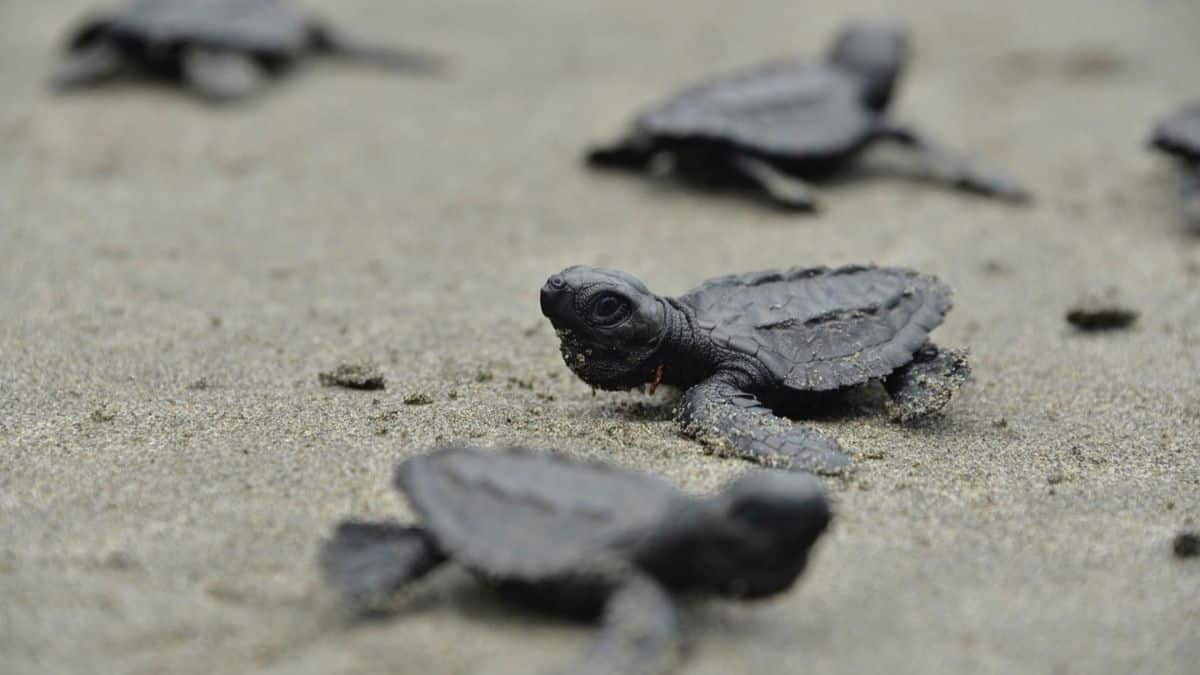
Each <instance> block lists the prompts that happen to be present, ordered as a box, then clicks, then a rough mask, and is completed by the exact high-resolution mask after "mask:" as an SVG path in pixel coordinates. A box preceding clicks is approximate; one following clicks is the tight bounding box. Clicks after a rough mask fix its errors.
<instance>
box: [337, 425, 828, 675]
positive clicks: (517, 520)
mask: <svg viewBox="0 0 1200 675" xmlns="http://www.w3.org/2000/svg"><path fill="white" fill-rule="evenodd" d="M396 487H397V488H399V489H400V491H401V492H403V493H404V494H405V495H406V496H407V497H408V500H409V502H410V503H411V504H412V508H413V511H414V512H415V513H416V515H417V518H418V520H419V521H420V522H419V524H417V525H401V524H398V523H394V522H363V521H357V520H347V521H344V522H342V523H341V524H340V525H339V526H338V527H337V530H336V531H335V532H334V534H333V536H332V537H331V538H329V539H328V540H326V541H325V542H324V543H323V545H322V547H321V552H320V563H321V569H322V571H323V573H324V576H325V578H326V580H327V581H328V582H329V583H330V584H331V585H332V586H333V587H334V588H335V589H337V590H338V591H340V592H341V593H343V594H344V595H345V596H346V597H347V598H349V599H350V600H352V601H355V602H357V603H362V604H363V605H364V606H366V607H371V606H373V605H374V604H375V603H376V602H377V601H378V600H380V599H382V598H384V597H386V596H387V595H389V594H391V593H392V592H394V591H396V590H398V589H400V588H402V587H404V586H405V585H407V584H409V583H411V582H413V581H415V580H416V579H418V578H419V577H421V576H423V575H425V574H426V573H428V572H429V571H431V570H432V569H434V568H435V567H437V566H438V565H440V564H441V563H443V562H445V561H446V560H452V561H455V562H458V563H460V564H462V565H463V566H465V567H466V568H468V569H469V570H471V571H472V572H475V573H476V574H478V575H479V576H480V577H482V578H484V579H486V580H487V581H489V582H492V583H494V584H496V586H497V587H498V588H499V589H500V590H501V591H502V592H504V593H506V594H507V595H511V596H512V597H513V598H514V599H518V600H522V601H526V602H529V603H532V604H534V605H536V606H539V607H542V608H545V609H549V610H555V611H558V612H561V613H564V614H568V615H572V616H576V617H581V618H590V617H596V616H601V615H602V616H603V627H602V629H601V630H600V632H599V634H598V638H597V640H596V641H595V643H594V644H593V646H592V648H591V649H590V650H589V651H588V652H587V654H586V656H585V657H584V658H583V659H582V660H581V662H580V663H578V664H575V665H574V666H573V667H571V668H567V669H564V670H563V672H564V673H572V674H573V675H576V674H577V675H588V674H595V675H600V674H601V673H604V674H608V675H615V674H618V673H620V674H623V675H631V674H641V675H649V674H651V673H664V672H667V671H668V670H670V669H671V667H672V665H673V664H674V662H675V660H676V656H677V654H678V641H679V640H678V634H677V631H678V627H677V619H676V612H675V608H674V602H673V599H672V596H674V595H677V594H684V593H698V594H708V595H719V596H729V597H738V598H761V597H765V596H769V595H773V594H776V593H780V592H782V591H785V590H787V589H788V588H789V587H791V586H792V584H793V583H794V582H795V580H796V578H797V577H798V576H799V575H800V573H801V572H802V571H803V570H804V567H805V563H806V562H807V560H808V555H809V550H810V548H811V547H812V545H813V543H814V542H815V541H816V540H817V538H818V537H819V536H820V535H821V533H822V532H823V531H824V530H825V528H826V526H827V525H828V523H829V521H830V517H831V514H830V509H829V505H828V503H827V502H826V499H825V497H824V495H823V493H822V490H821V488H820V485H819V484H818V483H817V481H816V479H814V478H812V477H811V476H803V475H797V474H786V473H781V472H756V473H752V474H750V475H747V476H744V477H742V478H739V479H737V480H735V481H733V482H732V483H731V484H730V485H729V486H728V487H727V488H726V489H725V491H724V492H722V493H720V494H718V495H715V496H712V497H707V498H699V497H692V496H688V495H685V494H683V493H681V492H679V491H677V490H676V489H675V488H673V487H672V486H670V485H668V484H667V483H665V482H663V481H661V480H659V479H657V478H654V477H651V476H648V475H644V474H640V473H633V472H629V471H625V470H621V469H618V468H615V467H611V466H606V465H603V464H595V463H581V462H576V461H569V460H566V459H562V458H558V457H554V456H551V455H546V454H539V453H534V452H531V451H527V450H521V449H512V450H507V451H501V452H484V451H480V450H475V449H470V448H463V447H451V448H445V449H442V450H439V451H437V452H434V453H432V454H429V455H425V456H421V457H417V458H415V459H411V460H408V461H406V462H404V463H403V464H401V465H400V468H399V470H398V471H397V473H396Z"/></svg>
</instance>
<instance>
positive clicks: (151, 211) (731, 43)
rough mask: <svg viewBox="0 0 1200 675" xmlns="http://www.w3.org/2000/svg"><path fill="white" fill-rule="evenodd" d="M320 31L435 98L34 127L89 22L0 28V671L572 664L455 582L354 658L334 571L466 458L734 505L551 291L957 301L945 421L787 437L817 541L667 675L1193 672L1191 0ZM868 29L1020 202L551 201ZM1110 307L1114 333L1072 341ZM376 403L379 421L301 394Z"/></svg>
mask: <svg viewBox="0 0 1200 675" xmlns="http://www.w3.org/2000/svg"><path fill="white" fill-rule="evenodd" d="M307 4H308V5H309V6H311V7H314V8H316V9H321V10H323V11H324V12H325V13H327V14H328V15H330V16H332V17H334V18H336V19H337V20H338V21H339V23H340V24H342V25H344V26H346V27H356V26H357V27H364V28H369V29H370V31H369V34H370V35H372V36H376V37H382V38H386V39H389V40H394V41H397V42H400V43H402V44H405V45H410V46H414V47H422V48H429V49H432V50H434V51H436V52H438V53H440V54H442V55H444V56H446V57H447V58H448V59H449V62H450V65H449V68H448V69H447V70H446V72H445V73H444V74H443V75H442V76H439V77H425V76H399V77H397V76H392V75H388V74H384V73H380V72H378V71H373V70H371V69H369V68H356V67H352V66H349V65H345V64H338V63H329V62H321V63H317V64H314V65H313V66H312V67H308V68H304V69H302V70H301V71H299V72H296V73H294V74H293V76H292V77H289V78H288V79H286V80H285V81H283V82H282V83H281V84H280V86H278V87H277V88H275V89H273V90H272V91H271V92H270V93H268V94H267V95H266V96H264V97H262V98H261V99H259V100H257V101H254V102H253V103H251V104H250V105H247V106H243V107H229V108H213V107H209V106H206V105H204V104H202V103H200V102H198V101H197V100H195V99H193V98H191V97H189V96H187V95H185V94H181V93H180V92H178V91H177V90H174V89H171V88H168V87H163V86H143V85H133V84H131V85H127V86H117V87H113V88H109V89H104V90H97V91H95V92H91V93H87V94H78V95H72V96H54V95H51V94H50V93H49V92H48V90H47V87H46V77H47V74H48V72H49V70H50V67H51V65H52V63H53V57H54V51H55V49H56V48H57V46H58V45H59V41H60V38H61V37H62V36H63V34H64V31H65V30H66V28H67V27H69V26H70V25H71V24H72V22H73V21H74V20H75V19H76V18H78V17H79V16H81V15H82V14H83V13H84V12H85V11H86V10H87V9H88V8H90V7H91V6H92V5H91V3H89V2H84V1H78V0H62V1H56V2H38V3H34V2H19V1H17V0H7V1H4V2H0V92H2V94H0V671H2V672H4V673H6V674H9V675H24V674H27V673H28V674H32V673H53V674H67V673H97V672H103V673H130V674H132V673H146V674H149V673H197V674H199V673H313V674H317V673H401V674H408V673H413V674H424V675H435V674H436V675H440V674H442V673H488V674H489V675H490V674H496V673H504V674H512V675H516V674H525V673H530V672H538V671H539V670H540V669H543V668H547V667H549V666H552V665H555V664H559V663H561V662H563V661H564V660H566V659H568V658H569V657H570V656H571V655H572V654H573V653H574V652H575V651H576V650H578V649H580V648H581V647H583V646H584V645H585V644H586V641H587V638H588V637H589V634H590V632H589V629H587V628H585V627H581V626H577V625H573V624H570V623H564V622H561V621H558V620H555V619H553V618H546V617H543V616H540V615H537V614H531V613H528V612H525V611H523V610H514V609H513V608H512V607H511V606H509V605H507V604H504V603H502V602H500V601H498V600H496V599H495V598H494V597H492V596H490V595H488V594H486V593H481V592H479V589H478V587H477V586H476V585H475V584H474V583H473V582H472V580H471V579H470V578H468V577H467V576H466V575H465V574H462V573H461V572H456V571H453V570H451V571H447V572H446V573H439V574H438V575H436V577H435V578H434V579H431V582H430V584H429V585H428V586H427V587H426V588H425V589H424V590H422V591H420V592H418V593H417V594H416V596H415V597H413V598H412V599H411V601H410V602H408V603H406V605H405V610H404V611H403V612H401V613H400V614H399V615H397V616H394V617H391V618H389V619H387V620H384V621H375V622H369V623H359V622H354V621H351V620H350V619H349V617H348V616H347V615H346V613H345V612H344V611H343V609H342V608H341V607H340V606H339V604H338V602H337V598H336V597H334V596H333V595H332V593H330V592H329V591H328V590H326V589H325V588H324V587H323V586H322V584H321V582H320V579H319V578H318V576H317V571H316V566H315V561H314V556H315V551H316V546H317V543H318V541H319V539H320V537H321V536H323V535H324V534H326V533H327V532H328V531H329V528H330V527H331V525H332V524H333V523H334V522H336V521H337V520H338V519H339V518H341V517H344V516H347V515H356V516H362V517H397V518H402V519H404V518H408V517H409V516H410V514H409V513H408V512H407V507H406V506H405V504H404V503H403V502H402V500H401V499H400V498H399V496H398V495H397V494H395V493H394V492H393V491H392V489H391V488H390V486H389V481H390V477H391V471H392V467H393V466H394V465H395V464H396V462H397V461H399V460H401V459H403V458H405V457H408V456H411V455H412V454H413V453H416V452H420V451H421V450H423V449H426V448H429V447H431V446H432V445H435V444H437V443H442V442H448V441H452V440H466V441H469V442H471V443H475V444H480V445H484V446H488V447H493V446H502V445H506V444H527V445H532V446H535V447H539V448H545V449H551V450H555V451H559V452H563V453H567V454H570V455H574V456H581V457H591V458H602V459H606V460H609V461H612V462H615V463H618V464H621V465H624V466H629V467H636V468H639V469H643V470H647V471H653V472H656V473H659V474H662V475H664V476H665V477H667V478H668V479H669V480H671V481H673V482H674V483H676V484H677V485H679V486H681V487H682V488H683V489H685V490H688V491H693V492H703V491H707V490H712V489H715V488H717V487H719V486H720V485H721V484H722V483H724V482H725V481H726V480H728V479H730V478H732V477H734V476H736V475H738V474H739V473H740V472H742V471H744V470H746V469H747V468H749V466H750V465H748V464H746V463H744V462H740V461H737V460H731V459H725V458H720V457H714V456H711V455H709V454H707V453H706V452H705V451H704V449H703V448H702V447H701V446H700V445H698V444H696V443H695V442H693V441H691V440H689V439H687V438H684V437H682V436H681V435H680V434H679V432H678V428H677V425H675V423H674V422H673V421H672V419H671V411H672V409H673V406H674V404H675V401H676V399H677V397H678V395H679V392H677V391H671V390H660V391H659V392H658V393H657V394H656V395H655V396H654V397H650V398H647V397H646V396H644V395H635V394H627V393H603V392H602V393H599V394H598V395H593V393H592V392H591V390H590V389H589V388H588V387H587V386H586V385H585V384H583V383H582V382H580V381H579V380H577V379H576V378H575V377H574V376H573V375H571V373H570V372H569V371H568V370H567V369H566V368H565V367H564V366H563V363H562V360H561V358H560V356H559V353H558V345H557V340H556V339H555V336H554V333H553V331H552V330H551V327H550V325H549V323H548V322H547V321H546V320H545V319H544V318H543V317H542V316H541V313H540V311H539V308H538V303H537V293H538V289H539V287H540V286H541V284H542V283H543V282H544V280H545V279H546V277H547V276H548V275H549V274H551V273H553V272H556V271H558V270H559V269H561V268H563V267H564V266H567V265H570V264H577V263H579V264H591V265H604V266H614V267H620V268H623V269H626V270H628V271H630V272H632V273H634V274H636V275H638V276H639V277H641V278H642V279H644V280H645V281H646V283H647V285H649V286H650V288H651V289H653V290H655V291H656V292H659V293H663V294H679V293H683V292H684V291H686V290H688V289H689V288H691V287H692V286H694V285H696V284H698V283H699V282H700V281H702V280H703V279H705V278H708V277H711V276H716V275H720V274H726V273H733V272H744V271H751V270H757V269H766V268H774V267H788V266H793V265H818V264H830V265H833V264H843V263H859V262H861V263H865V262H875V263H880V264H889V265H903V266H909V267H913V268H917V269H920V270H922V271H924V272H928V273H932V274H936V275H938V276H939V277H940V278H941V279H943V280H945V281H946V282H948V283H949V284H950V285H952V286H953V287H954V288H955V291H956V295H955V309H954V311H953V312H952V313H951V314H950V316H949V318H948V320H947V322H946V324H945V325H944V326H943V327H941V328H940V329H938V331H937V332H936V333H935V338H936V339H937V340H938V342H939V343H941V344H946V345H953V346H960V347H966V348H969V349H970V353H971V359H972V363H973V366H974V372H975V379H974V381H973V382H971V383H970V384H969V385H968V386H967V387H966V388H965V389H964V390H963V391H962V392H961V395H960V396H959V397H958V398H957V399H956V400H955V401H954V402H953V404H952V405H951V407H950V408H949V409H948V410H947V413H946V415H944V416H943V417H941V418H939V419H937V420H935V421H932V422H929V423H926V424H924V425H921V426H919V427H917V428H905V427H901V426H897V425H895V424H892V423H891V422H889V421H888V420H887V418H886V416H884V415H883V413H882V410H881V400H882V397H881V394H880V392H879V390H877V389H867V390H866V391H865V392H860V393H859V394H858V395H855V396H851V397H849V398H848V399H847V400H846V401H845V402H844V405H841V406H834V407H831V408H830V409H829V410H821V411H819V412H817V413H814V418H813V419H812V420H811V424H812V425H814V426H816V427H818V428H819V429H821V430H822V431H824V432H826V433H828V434H830V435H832V436H833V437H835V438H837V439H838V440H839V441H840V442H841V443H842V445H843V446H844V447H845V448H846V449H847V450H848V451H850V452H851V453H852V454H853V456H854V460H855V463H856V465H857V467H858V470H857V472H856V473H855V475H854V476H853V477H851V478H849V479H827V480H826V485H827V487H828V489H829V492H830V494H831V496H832V497H833V499H834V500H835V502H836V506H837V519H836V523H835V527H834V529H833V531H832V532H831V533H830V534H829V535H828V536H827V537H826V538H825V539H824V540H823V541H822V542H821V544H820V545H819V549H818V551H817V554H816V556H815V558H814V561H813V564H812V566H811V568H810V570H809V572H808V573H807V574H806V575H805V577H804V578H803V579H802V581H801V583H800V584H799V585H798V586H797V588H796V589H795V590H794V591H792V592H790V593H788V594H786V595H783V596H781V597H779V598H777V599H774V600H771V601H769V602H765V603H759V604H735V603H725V602H711V603H703V604H693V605H690V606H689V608H688V611H687V613H686V620H687V624H688V632H689V635H690V637H691V641H690V645H689V652H688V660H687V662H686V664H685V667H684V669H683V671H682V672H685V673H689V674H695V675H702V674H708V675H718V674H728V673H781V674H782V673H799V672H803V673H812V674H816V673H844V674H847V675H849V674H860V673H880V672H888V673H914V674H916V673H940V672H946V673H998V674H999V673H1046V674H1053V675H1066V674H1071V673H1079V674H1082V673H1112V674H1114V675H1116V674H1121V675H1127V674H1130V673H1154V674H1156V675H1168V674H1173V673H1178V674H1184V673H1195V672H1196V668H1197V663H1200V562H1197V561H1196V559H1192V560H1179V559H1176V558H1175V557H1174V556H1173V555H1172V553H1171V541H1172V538H1173V537H1174V536H1175V534H1176V533H1177V532H1179V531H1182V530H1185V529H1191V530H1197V529H1200V235H1197V234H1195V233H1189V232H1188V230H1187V228H1186V226H1185V224H1184V223H1183V222H1182V218H1181V216H1180V215H1179V210H1178V204H1177V202H1176V200H1175V199H1174V197H1175V195H1174V192H1173V190H1172V187H1173V178H1174V175H1173V172H1172V167H1171V165H1170V163H1169V162H1167V161H1165V160H1164V159H1163V158H1161V157H1159V156H1156V155H1154V154H1152V153H1150V152H1149V151H1148V150H1147V149H1146V147H1145V144H1146V138H1147V136H1148V134H1149V129H1150V126H1151V124H1152V123H1153V122H1154V121H1155V120H1156V119H1157V118H1158V117H1160V116H1162V115H1164V114H1165V113H1166V112H1168V111H1169V110H1171V109H1172V108H1173V107H1175V106H1176V105H1178V104H1179V103H1182V102H1183V101H1184V100H1187V99H1191V98H1196V97H1197V96H1200V83H1198V82H1197V79H1196V64H1197V63H1200V40H1197V35H1198V32H1197V31H1198V30H1200V7H1198V6H1197V5H1196V4H1195V3H1194V2H1191V1H1189V0H1164V1H1162V2H1153V3H1127V2H1116V1H1115V0H1099V1H1093V0H1064V1H1062V2H1056V3H1043V2H1036V1H1033V0H1019V1H1013V2H1006V3H990V4H988V5H987V6H984V5H976V6H974V7H972V8H969V9H968V8H965V7H963V6H962V5H963V3H959V2H954V1H953V0H921V1H918V0H908V1H906V2H897V3H881V2H867V1H855V2H848V3H847V2H832V1H830V0H819V1H817V2H806V3H786V4H785V3H773V2H757V1H756V2H749V3H734V4H731V3H727V2H717V1H715V0H696V1H694V2H689V3H678V5H676V6H671V5H668V4H665V3H664V4H654V3H640V2H626V1H622V2H608V3H581V4H576V3H560V2H553V1H551V0H523V1H520V2H516V3H503V4H501V3H492V2H485V1H483V0H455V1H453V2H442V3H434V2H428V3H415V2H400V3H393V2H386V1H384V0H354V1H345V2H333V0H326V1H324V2H316V1H312V2H309V3H307ZM880 11H889V12H891V13H894V14H896V15H899V16H902V17H904V18H905V19H907V20H908V21H910V22H911V25H912V28H913V35H914V40H915V45H916V54H915V59H914V62H913V63H912V67H911V69H910V70H909V72H908V75H907V78H906V80H905V81H904V83H903V85H902V88H901V92H900V97H899V100H898V101H897V102H896V105H895V112H896V115H897V117H899V118H903V119H906V120H913V121H915V122H918V123H920V124H921V125H922V126H923V127H925V128H928V129H930V130H931V131H933V132H936V134H937V135H938V136H939V137H940V138H942V139H944V140H945V141H946V142H947V143H949V144H952V145H954V146H955V147H958V148H962V149H964V150H967V151H969V152H970V153H971V154H972V155H975V156H978V157H980V158H985V159H986V160H987V161H989V162H992V163H994V164H996V165H999V166H1004V167H1006V168H1007V169H1009V170H1011V171H1012V172H1013V173H1015V174H1017V175H1019V176H1020V177H1021V178H1022V179H1023V180H1024V181H1025V182H1026V183H1027V184H1028V185H1029V186H1030V187H1031V188H1032V189H1033V190H1034V191H1035V193H1036V196H1037V200H1036V202H1035V203H1034V204H1033V205H1031V206H1029V207H1019V206H1011V205H1007V204H1004V203H999V202H995V201H988V200H984V199H979V198H973V197H970V196H965V195H961V194H958V193H954V192H952V191H948V190H945V189H942V188H940V187H937V186H933V185H929V184H927V183H925V182H922V181H918V180H911V179H906V178H903V177H897V176H896V175H895V174H896V171H894V170H891V169H889V168H888V167H891V166H893V165H894V164H895V162H894V161H893V160H894V158H895V157H896V155H895V154H893V153H888V152H879V153H876V154H875V155H873V156H872V157H871V158H869V161H868V162H867V168H865V169H864V170H863V171H861V172H860V175H856V176H851V177H849V178H847V180H845V181H840V182H838V183H837V184H834V185H829V186H824V187H822V188H821V191H820V196H821V199H822V202H823V206H824V211H823V212H822V213H821V214H820V216H818V217H805V216H797V215H792V214H787V213H784V212H780V211H777V210H773V209H771V208H769V207H765V206H763V205H762V204H761V203H760V202H758V201H756V200H754V199H753V198H744V197H739V196H737V195H733V196H730V195H705V194H701V193H698V192H696V191H694V190H688V189H685V188H681V187H678V186H673V185H671V184H669V183H666V184H664V183H661V182H660V183H656V182H653V181H646V180H642V179H638V178H633V177H626V176H616V175H598V174H595V173H591V172H588V171H587V170H585V169H584V168H583V167H582V166H581V164H580V161H579V158H580V154H581V152H582V150H583V149H584V148H586V147H587V146H588V145H589V144H591V143H593V142H598V141H603V140H607V139H609V138H611V137H613V136H615V135H616V134H617V133H619V132H620V131H621V130H622V129H623V127H624V125H625V123H626V122H627V121H628V119H629V116H630V115H631V114H632V113H633V112H634V111H635V110H637V109H638V108H639V107H640V106H642V105H644V104H646V103H648V102H650V101H652V100H655V99H657V98H658V97H660V96H662V95H663V94H665V93H667V92H670V91H672V90H674V89H675V88H677V87H678V86H679V85H680V84H683V83H686V82H690V81H692V80H695V79H697V78H702V77H705V76H707V75H709V74H712V73H716V72H721V71H724V70H728V69H730V68H735V67H738V66H742V65H747V64H752V63H755V62H758V61H761V60H764V59H767V58H771V57H776V56H783V55H788V54H813V55H815V54H818V53H820V52H821V51H822V50H824V48H825V46H826V44H827V42H828V40H829V38H830V37H831V35H832V34H833V32H834V31H835V30H836V28H837V27H838V25H839V24H840V23H841V22H842V21H843V20H845V19H846V18H849V17H851V16H855V15H860V14H874V13H878V12H880ZM871 167H874V168H871ZM1108 287H1115V288H1116V289H1118V291H1119V293H1120V296H1121V298H1122V299H1123V300H1124V302H1126V303H1128V304H1129V305H1130V306H1133V307H1135V308H1137V309H1138V310H1139V311H1140V312H1141V318H1140V319H1139V321H1138V322H1137V324H1136V325H1135V326H1134V327H1133V328H1132V329H1130V330H1127V331H1118V332H1112V333H1107V334H1083V333H1080V332H1078V331H1076V330H1074V329H1073V328H1071V327H1070V326H1068V325H1067V324H1066V322H1065V321H1064V319H1063V317H1064V314H1065V312H1066V310H1067V309H1068V307H1070V306H1071V305H1072V304H1073V303H1074V302H1075V301H1076V300H1077V299H1078V298H1080V297H1081V296H1083V295H1084V294H1086V293H1088V292H1093V291H1098V290H1099V291H1103V290H1104V289H1105V288H1108ZM364 360H369V361H375V362H377V363H378V364H379V365H380V367H381V368H382V370H383V372H384V374H385V375H386V378H387V388H386V389H385V390H383V391H374V392H369V391H368V392H364V391H351V390H346V389H340V388H330V387H323V386H321V384H320V382H319V381H318V373H320V372H322V371H326V370H329V369H331V368H333V367H334V366H336V365H337V364H339V363H342V362H353V361H364ZM406 399H407V400H409V403H406V402H405V401H406ZM418 403H419V404H418Z"/></svg>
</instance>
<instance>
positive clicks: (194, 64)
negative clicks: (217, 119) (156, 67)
mask: <svg viewBox="0 0 1200 675" xmlns="http://www.w3.org/2000/svg"><path fill="white" fill-rule="evenodd" d="M181 67H182V70H183V77H184V80H186V81H187V83H188V84H189V85H191V87H192V88H193V89H195V90H196V92H198V93H199V94H201V95H202V96H204V97H205V98H207V99H209V100H211V101H214V102H223V101H234V100H237V99H242V98H246V97H247V96H250V95H251V94H254V93H257V92H258V91H259V90H260V89H262V87H263V85H264V84H265V81H266V74H265V73H264V72H263V69H262V66H260V65H259V64H258V62H257V61H255V60H254V57H252V56H248V55H246V54H243V53H240V52H234V51H230V50H225V49H208V48H204V47H188V48H186V49H184V53H183V56H182V61H181Z"/></svg>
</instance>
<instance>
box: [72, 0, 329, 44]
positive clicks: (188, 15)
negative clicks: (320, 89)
mask: <svg viewBox="0 0 1200 675" xmlns="http://www.w3.org/2000/svg"><path fill="white" fill-rule="evenodd" d="M90 26H91V30H106V31H108V32H110V33H111V34H113V35H114V36H116V37H118V38H124V39H127V40H133V41H139V42H143V43H145V44H147V45H151V46H171V45H178V44H191V45H202V46H211V47H220V48H225V49H234V50H239V51H247V52H255V53H259V54H263V55H271V56H277V57H294V56H296V55H298V54H299V53H301V52H302V51H304V50H305V49H306V48H307V47H308V46H309V40H310V34H309V31H308V27H309V22H308V19H307V17H305V16H304V15H303V14H301V13H299V12H297V11H296V10H295V9H293V8H291V7H290V6H288V5H286V4H284V3H282V2H280V1H279V0H135V2H133V3H132V4H130V5H129V6H127V7H126V8H124V9H122V10H120V11H118V12H116V13H113V14H111V15H107V16H104V17H101V18H100V19H98V20H95V21H94V22H92V24H90ZM87 30H88V29H87V28H85V32H86V31H87Z"/></svg>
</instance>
